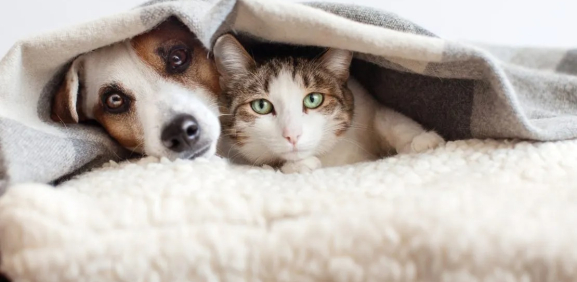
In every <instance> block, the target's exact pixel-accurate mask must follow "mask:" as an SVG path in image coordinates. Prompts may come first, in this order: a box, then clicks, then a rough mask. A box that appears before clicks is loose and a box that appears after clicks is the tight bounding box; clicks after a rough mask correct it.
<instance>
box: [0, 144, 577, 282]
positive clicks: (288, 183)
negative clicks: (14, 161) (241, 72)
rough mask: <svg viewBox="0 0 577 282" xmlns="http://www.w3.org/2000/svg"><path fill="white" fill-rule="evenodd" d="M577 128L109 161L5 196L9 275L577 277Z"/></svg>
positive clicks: (1, 213) (2, 221)
mask: <svg viewBox="0 0 577 282" xmlns="http://www.w3.org/2000/svg"><path fill="white" fill-rule="evenodd" d="M576 168H577V141H563V142H558V143H536V144H530V143H515V142H496V141H478V140H471V141H459V142H450V143H448V144H447V145H446V147H443V148H439V149H437V150H435V151H433V152H428V153H425V154H422V155H406V156H396V157H391V158H388V159H385V160H382V161H379V162H374V163H366V164H358V165H355V166H351V167H341V168H331V169H322V170H318V171H315V172H313V173H310V174H302V175H283V174H281V173H278V172H274V171H270V170H265V169H260V168H252V167H237V166H231V165H229V164H227V163H226V161H224V160H220V159H212V160H206V159H199V160H196V161H182V160H181V161H176V162H169V161H167V160H156V159H152V158H149V159H144V160H141V161H138V162H136V163H122V164H116V163H110V164H108V165H106V166H105V167H103V168H100V169H98V170H96V171H93V172H90V173H87V174H84V175H82V176H80V177H79V178H77V179H74V180H72V181H69V182H67V183H65V184H63V185H62V186H60V188H59V189H54V188H51V187H50V186H46V185H41V184H21V185H18V186H15V187H14V188H15V189H9V190H8V192H7V193H6V194H5V196H4V198H2V201H0V249H1V250H2V271H4V272H5V273H6V274H7V275H8V276H10V277H12V278H13V279H14V281H43V282H50V281H54V282H56V281H58V282H66V281H74V282H77V281H299V282H303V281H459V282H463V281H577V247H576V243H577V241H576V240H577V189H576V188H577V173H576Z"/></svg>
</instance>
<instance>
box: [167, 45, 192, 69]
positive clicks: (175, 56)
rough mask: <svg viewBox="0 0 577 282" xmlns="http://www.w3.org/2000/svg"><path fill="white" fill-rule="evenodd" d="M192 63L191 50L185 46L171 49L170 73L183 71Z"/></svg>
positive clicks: (169, 55) (168, 64) (168, 59)
mask: <svg viewBox="0 0 577 282" xmlns="http://www.w3.org/2000/svg"><path fill="white" fill-rule="evenodd" d="M189 64H190V52H189V50H188V49H187V48H184V47H175V48H173V49H172V50H170V53H169V54H168V58H167V67H168V72H169V73H182V72H184V71H185V70H186V68H187V67H188V65H189Z"/></svg>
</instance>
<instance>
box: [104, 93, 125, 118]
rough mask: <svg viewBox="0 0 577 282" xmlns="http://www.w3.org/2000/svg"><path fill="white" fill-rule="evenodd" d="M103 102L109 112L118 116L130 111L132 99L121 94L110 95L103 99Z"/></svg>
mask: <svg viewBox="0 0 577 282" xmlns="http://www.w3.org/2000/svg"><path fill="white" fill-rule="evenodd" d="M102 102H103V104H104V108H105V109H106V111H107V112H110V113H115V114H118V113H122V112H125V111H126V110H128V106H129V103H130V99H129V98H128V97H126V96H125V95H123V94H120V93H110V94H105V95H104V96H103V97H102Z"/></svg>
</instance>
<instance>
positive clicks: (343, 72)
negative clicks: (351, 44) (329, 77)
mask: <svg viewBox="0 0 577 282" xmlns="http://www.w3.org/2000/svg"><path fill="white" fill-rule="evenodd" d="M352 60H353V52H351V51H348V50H342V49H335V48H329V49H328V50H327V51H326V52H325V53H324V54H323V56H322V57H321V58H320V63H321V64H322V65H323V66H324V67H325V68H326V69H327V70H329V71H330V72H331V73H333V74H334V75H335V76H336V77H337V78H338V79H340V80H341V81H343V82H345V81H347V80H348V79H349V68H350V66H351V61H352Z"/></svg>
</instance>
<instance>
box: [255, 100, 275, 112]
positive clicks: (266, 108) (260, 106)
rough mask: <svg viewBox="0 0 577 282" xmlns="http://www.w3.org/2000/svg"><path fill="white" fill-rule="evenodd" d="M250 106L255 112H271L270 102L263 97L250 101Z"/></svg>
mask: <svg viewBox="0 0 577 282" xmlns="http://www.w3.org/2000/svg"><path fill="white" fill-rule="evenodd" d="M250 107H251V108H252V110H253V111H255V113H257V114H261V115H268V114H270V113H271V112H272V109H273V107H272V104H271V103H270V102H269V101H267V100H265V99H258V100H254V101H252V102H250Z"/></svg>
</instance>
